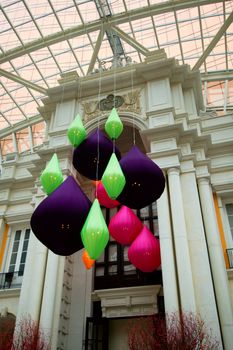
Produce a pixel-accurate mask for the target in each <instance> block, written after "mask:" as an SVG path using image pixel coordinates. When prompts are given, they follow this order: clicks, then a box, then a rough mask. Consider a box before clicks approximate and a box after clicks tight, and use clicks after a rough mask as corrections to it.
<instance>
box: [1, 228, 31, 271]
mask: <svg viewBox="0 0 233 350" xmlns="http://www.w3.org/2000/svg"><path fill="white" fill-rule="evenodd" d="M28 230H29V232H30V234H29V238H28V240H27V250H26V258H25V262H24V263H23V262H22V261H21V258H22V254H23V253H25V251H23V248H25V244H26V243H24V242H25V236H26V232H27V235H28ZM17 231H21V233H20V240H19V245H18V249H17V255H16V261H15V266H14V272H19V271H20V266H21V265H24V267H25V263H26V259H27V253H28V245H29V239H30V235H31V229H30V225H29V224H28V225H27V224H25V225H23V226H18V225H17V226H12V227H11V228H10V234H9V242H8V249H7V250H6V253H5V254H6V257H5V264H4V271H3V272H11V271H12V272H13V270H12V269H11V268H10V266H11V262H12V261H11V257H12V254H13V251H12V250H13V246H14V242H15V237H16V233H17ZM21 267H22V266H21ZM21 270H22V269H21ZM23 272H24V268H23ZM19 275H20V274H19ZM21 276H23V273H22V274H21Z"/></svg>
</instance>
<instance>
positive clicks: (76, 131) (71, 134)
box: [67, 114, 87, 147]
mask: <svg viewBox="0 0 233 350" xmlns="http://www.w3.org/2000/svg"><path fill="white" fill-rule="evenodd" d="M86 135H87V133H86V129H85V128H84V126H83V122H82V119H81V117H80V115H79V114H77V116H76V117H75V119H74V120H73V121H72V123H71V124H70V126H69V128H68V130H67V136H68V139H69V141H70V143H71V145H73V146H75V147H78V146H79V145H80V143H82V142H83V141H84V140H85V138H86Z"/></svg>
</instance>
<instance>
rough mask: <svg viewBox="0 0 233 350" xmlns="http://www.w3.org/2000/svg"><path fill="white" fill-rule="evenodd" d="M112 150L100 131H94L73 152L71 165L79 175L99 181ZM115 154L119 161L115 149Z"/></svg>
mask: <svg viewBox="0 0 233 350" xmlns="http://www.w3.org/2000/svg"><path fill="white" fill-rule="evenodd" d="M112 150H113V143H112V141H111V140H109V139H108V138H107V136H105V135H104V134H103V132H102V131H101V130H99V129H96V130H95V131H94V132H93V133H91V134H90V135H89V136H88V137H87V138H86V140H84V141H83V142H82V143H81V145H79V147H77V148H76V149H75V150H74V154H73V165H74V167H75V169H76V170H77V171H78V172H79V173H80V174H82V175H84V176H86V177H87V178H88V179H91V180H100V179H101V177H102V175H103V173H104V170H105V168H106V166H107V164H108V161H109V159H110V157H111V155H112ZM115 152H116V156H117V158H118V159H120V157H121V156H120V152H119V150H118V149H117V148H115ZM97 165H98V167H97Z"/></svg>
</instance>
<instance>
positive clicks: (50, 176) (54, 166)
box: [40, 153, 63, 194]
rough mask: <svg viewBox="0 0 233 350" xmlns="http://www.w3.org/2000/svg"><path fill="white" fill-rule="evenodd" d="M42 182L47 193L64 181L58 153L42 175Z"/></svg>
mask: <svg viewBox="0 0 233 350" xmlns="http://www.w3.org/2000/svg"><path fill="white" fill-rule="evenodd" d="M40 182H41V184H42V187H43V189H44V191H45V192H46V193H47V194H50V193H52V192H53V191H54V190H55V189H56V188H57V187H58V186H60V185H61V184H62V182H63V176H62V172H61V169H60V165H59V162H58V158H57V155H56V153H54V155H53V156H52V158H51V160H50V161H49V163H48V164H47V166H46V168H45V169H44V170H43V172H42V174H41V176H40Z"/></svg>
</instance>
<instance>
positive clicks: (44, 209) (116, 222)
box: [31, 108, 165, 272]
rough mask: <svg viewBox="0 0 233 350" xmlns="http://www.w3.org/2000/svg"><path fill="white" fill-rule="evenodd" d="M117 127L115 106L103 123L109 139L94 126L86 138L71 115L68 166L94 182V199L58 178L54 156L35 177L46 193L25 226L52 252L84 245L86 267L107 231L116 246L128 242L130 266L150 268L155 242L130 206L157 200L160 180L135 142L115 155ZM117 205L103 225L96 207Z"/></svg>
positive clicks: (157, 258) (70, 180) (155, 258)
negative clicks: (69, 162) (125, 150)
mask: <svg viewBox="0 0 233 350" xmlns="http://www.w3.org/2000/svg"><path fill="white" fill-rule="evenodd" d="M122 131H123V124H122V122H121V120H120V118H119V116H118V113H117V110H116V109H115V108H113V109H112V111H111V113H110V115H109V117H108V119H107V121H106V123H105V132H106V133H107V135H108V136H109V138H108V137H107V136H106V135H105V134H104V133H103V132H102V131H101V130H100V129H99V128H97V129H96V130H95V131H94V132H92V133H91V134H90V135H89V136H87V134H86V130H85V128H84V126H83V123H82V120H81V118H80V116H79V115H77V117H76V118H75V119H74V121H73V122H72V124H71V125H70V127H69V129H68V131H67V136H68V138H69V141H70V142H71V144H72V145H73V146H74V147H76V148H75V150H74V153H73V166H74V167H75V169H76V170H77V171H78V172H79V173H80V174H82V175H84V176H85V177H87V178H89V179H91V180H95V181H96V198H95V200H94V202H93V203H92V204H91V202H90V200H89V199H88V198H87V196H86V195H85V194H84V192H83V191H82V190H81V188H80V186H79V185H78V184H77V182H76V181H75V180H74V178H73V177H72V176H68V177H67V179H66V180H65V181H63V176H62V172H61V169H60V166H59V162H58V159H57V156H56V154H54V155H53V157H52V159H51V160H50V162H49V163H48V165H47V166H46V168H45V170H44V171H43V172H42V174H41V177H40V181H41V184H42V186H43V188H44V191H45V192H46V193H47V195H48V196H47V197H46V198H45V199H44V200H43V201H42V202H41V203H40V204H39V205H38V207H37V208H36V209H35V211H34V213H33V214H32V217H31V228H32V231H33V232H34V234H35V235H36V237H37V238H38V239H39V240H40V241H41V242H42V243H43V244H44V245H46V246H47V247H48V248H49V249H50V250H52V251H53V252H54V253H55V254H59V255H70V254H73V253H74V252H76V251H78V250H80V249H81V248H83V246H84V248H85V250H84V252H83V256H82V258H83V262H84V264H85V265H86V267H87V268H90V267H91V266H92V265H93V263H94V261H95V260H96V259H98V258H99V257H100V255H101V254H102V252H103V250H104V249H105V247H106V245H107V243H108V241H109V233H110V234H111V236H112V237H113V238H114V239H115V240H116V241H118V242H120V243H121V244H126V245H129V244H131V245H130V247H129V250H128V257H129V260H130V261H131V263H132V264H134V265H135V266H136V267H137V268H139V269H140V270H142V271H144V272H150V271H153V270H154V269H156V268H158V266H159V265H160V251H159V242H158V240H157V239H156V238H155V237H154V235H153V234H152V233H151V232H150V231H149V230H148V228H147V227H146V226H143V224H142V223H141V221H140V220H139V219H138V218H137V216H136V215H135V213H134V212H133V210H131V209H130V208H133V209H139V208H143V207H145V206H147V205H149V204H151V203H152V202H154V201H155V200H157V199H158V198H159V197H160V195H161V194H162V192H163V190H164V186H165V179H164V176H163V173H162V171H161V169H160V168H159V167H158V166H157V165H156V164H155V163H154V162H153V161H152V160H151V159H149V158H148V157H147V156H146V155H145V154H143V153H142V152H141V151H140V150H139V149H138V148H137V147H136V146H133V147H132V148H131V150H130V151H129V152H128V153H127V154H126V155H124V156H123V157H122V158H121V154H120V151H119V150H118V149H117V147H116V146H115V140H116V139H117V138H118V137H119V136H120V134H121V133H122ZM100 180H101V181H100ZM120 204H121V205H122V207H121V209H120V210H119V211H118V212H117V214H115V216H114V217H112V219H111V221H110V224H109V227H107V225H106V223H105V220H104V217H103V214H102V210H101V207H100V205H102V206H105V207H107V208H114V207H116V206H118V205H120Z"/></svg>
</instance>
